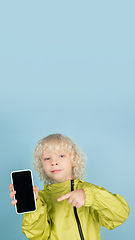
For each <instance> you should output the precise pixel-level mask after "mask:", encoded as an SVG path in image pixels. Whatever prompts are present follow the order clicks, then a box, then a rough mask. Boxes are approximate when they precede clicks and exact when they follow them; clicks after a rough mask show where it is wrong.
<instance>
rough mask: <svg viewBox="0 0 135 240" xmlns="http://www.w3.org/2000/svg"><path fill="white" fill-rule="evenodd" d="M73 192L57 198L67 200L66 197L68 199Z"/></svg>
mask: <svg viewBox="0 0 135 240" xmlns="http://www.w3.org/2000/svg"><path fill="white" fill-rule="evenodd" d="M71 193H72V192H69V193H67V194H65V195H63V196H61V197H59V198H58V199H57V201H58V202H60V201H63V200H65V199H68V198H69V197H70V196H71Z"/></svg>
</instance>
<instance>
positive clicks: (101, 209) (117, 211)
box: [22, 179, 130, 240]
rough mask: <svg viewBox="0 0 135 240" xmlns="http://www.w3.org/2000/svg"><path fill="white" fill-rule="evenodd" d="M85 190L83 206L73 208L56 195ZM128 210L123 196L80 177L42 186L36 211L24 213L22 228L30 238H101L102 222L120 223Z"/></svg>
mask: <svg viewBox="0 0 135 240" xmlns="http://www.w3.org/2000/svg"><path fill="white" fill-rule="evenodd" d="M77 189H84V191H85V195H86V199H85V205H84V206H82V207H80V208H78V209H77V208H75V207H73V206H72V205H71V204H69V203H68V201H67V200H63V201H61V202H58V201H57V198H58V197H60V196H63V195H65V194H66V193H68V192H71V191H72V190H77ZM129 212H130V209H129V206H128V204H127V202H126V201H125V199H124V198H123V197H122V196H120V195H118V194H112V193H110V192H108V191H107V190H106V189H104V188H102V187H98V186H95V185H93V184H91V183H87V182H85V181H83V180H80V179H76V180H68V181H66V182H63V183H56V184H51V185H45V186H44V190H42V191H39V197H38V200H37V211H36V212H33V213H26V214H24V216H23V222H22V230H23V233H24V234H25V235H26V236H27V238H28V239H30V240H47V239H50V240H79V239H81V240H84V239H85V240H100V239H101V237H100V228H101V225H102V226H104V227H106V228H107V229H109V230H111V229H113V228H115V227H118V226H119V225H121V224H122V223H123V222H124V221H125V220H126V219H127V218H128V215H129Z"/></svg>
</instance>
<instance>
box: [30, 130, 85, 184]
mask: <svg viewBox="0 0 135 240" xmlns="http://www.w3.org/2000/svg"><path fill="white" fill-rule="evenodd" d="M53 145H55V148H56V150H59V149H62V150H67V151H68V152H69V153H70V155H71V156H70V157H71V163H72V164H73V166H74V167H73V172H72V174H73V178H74V179H76V178H80V179H82V178H83V177H84V175H85V170H86V167H85V162H86V161H87V157H86V156H85V154H84V153H83V152H82V150H81V149H80V147H79V146H78V145H77V144H76V143H74V142H73V141H72V140H71V139H70V138H68V137H67V136H64V135H62V134H51V135H48V136H47V137H45V138H42V139H41V140H39V142H38V145H37V146H36V147H35V151H34V154H33V155H34V162H33V165H34V168H35V171H36V172H37V173H38V174H39V177H40V180H41V181H43V182H44V184H52V183H53V179H51V178H50V177H48V176H47V174H46V173H45V171H44V169H43V165H42V154H43V151H44V150H46V149H49V150H50V151H51V149H52V146H53Z"/></svg>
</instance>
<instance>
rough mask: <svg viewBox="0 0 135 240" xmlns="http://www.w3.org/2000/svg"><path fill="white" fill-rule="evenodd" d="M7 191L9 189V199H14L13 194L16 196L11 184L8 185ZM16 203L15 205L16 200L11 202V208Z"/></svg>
mask: <svg viewBox="0 0 135 240" xmlns="http://www.w3.org/2000/svg"><path fill="white" fill-rule="evenodd" d="M9 189H10V191H11V193H10V197H11V198H12V199H14V196H15V194H16V191H13V184H10V185H9ZM16 203H17V200H13V201H12V202H11V204H12V205H13V206H15V204H16Z"/></svg>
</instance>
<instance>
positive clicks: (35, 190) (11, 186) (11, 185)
mask: <svg viewBox="0 0 135 240" xmlns="http://www.w3.org/2000/svg"><path fill="white" fill-rule="evenodd" d="M9 189H10V191H11V193H10V197H11V198H12V199H14V196H15V194H16V191H13V184H10V185H9ZM33 190H34V192H35V198H36V200H37V199H38V190H39V188H38V187H37V186H35V187H33ZM16 203H17V200H16V199H15V200H13V201H12V202H11V204H12V205H13V206H15V204H16Z"/></svg>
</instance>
